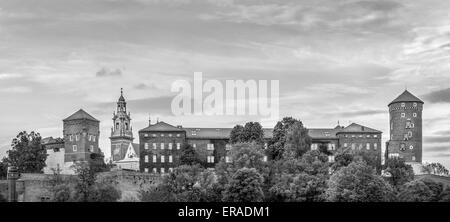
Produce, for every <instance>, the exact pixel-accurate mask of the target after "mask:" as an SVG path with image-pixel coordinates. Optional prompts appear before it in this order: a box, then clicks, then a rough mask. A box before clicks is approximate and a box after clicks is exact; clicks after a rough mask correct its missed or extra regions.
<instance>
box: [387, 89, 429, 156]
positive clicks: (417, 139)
mask: <svg viewBox="0 0 450 222" xmlns="http://www.w3.org/2000/svg"><path fill="white" fill-rule="evenodd" d="M423 104H424V102H423V101H422V100H420V99H419V98H417V97H416V96H414V95H413V94H411V93H410V92H409V91H408V90H405V91H404V92H403V93H402V94H401V95H400V96H398V97H397V98H396V99H395V100H394V101H392V102H391V103H389V105H388V107H389V118H390V140H389V141H388V143H387V152H388V156H389V157H399V158H402V159H404V160H405V162H412V163H414V162H415V163H421V162H422V110H423Z"/></svg>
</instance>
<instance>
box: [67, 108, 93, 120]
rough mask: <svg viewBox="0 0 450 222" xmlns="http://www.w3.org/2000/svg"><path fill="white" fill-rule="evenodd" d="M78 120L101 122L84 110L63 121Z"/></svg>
mask: <svg viewBox="0 0 450 222" xmlns="http://www.w3.org/2000/svg"><path fill="white" fill-rule="evenodd" d="M78 119H87V120H92V121H96V122H100V121H99V120H97V119H96V118H94V117H92V116H91V115H90V114H89V113H87V112H86V111H84V110H83V109H80V110H78V111H76V112H75V113H74V114H72V115H70V116H69V117H67V118H65V119H64V120H63V121H67V120H78Z"/></svg>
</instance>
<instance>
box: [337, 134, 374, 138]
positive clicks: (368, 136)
mask: <svg viewBox="0 0 450 222" xmlns="http://www.w3.org/2000/svg"><path fill="white" fill-rule="evenodd" d="M344 137H347V138H348V137H352V138H356V137H359V138H363V137H364V134H359V135H356V134H345V135H344ZM365 137H366V138H371V137H373V138H378V135H377V134H374V135H371V134H367V135H366V136H365Z"/></svg>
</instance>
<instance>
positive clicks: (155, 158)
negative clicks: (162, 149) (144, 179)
mask: <svg viewBox="0 0 450 222" xmlns="http://www.w3.org/2000/svg"><path fill="white" fill-rule="evenodd" d="M172 161H173V158H172V155H170V156H168V162H169V163H172ZM144 162H146V163H148V155H145V156H144ZM156 162H157V157H156V155H153V163H156ZM165 162H166V157H165V156H164V155H161V163H165Z"/></svg>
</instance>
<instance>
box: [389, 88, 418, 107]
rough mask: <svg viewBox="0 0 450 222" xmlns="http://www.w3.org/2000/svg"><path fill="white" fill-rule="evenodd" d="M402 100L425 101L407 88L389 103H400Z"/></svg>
mask: <svg viewBox="0 0 450 222" xmlns="http://www.w3.org/2000/svg"><path fill="white" fill-rule="evenodd" d="M400 102H418V103H422V104H423V101H422V100H420V99H419V98H417V97H416V96H414V95H413V94H412V93H410V92H409V91H408V90H405V91H404V92H403V93H402V94H401V95H400V96H398V97H397V98H396V99H394V101H392V102H391V103H389V106H390V105H391V104H393V103H400Z"/></svg>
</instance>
